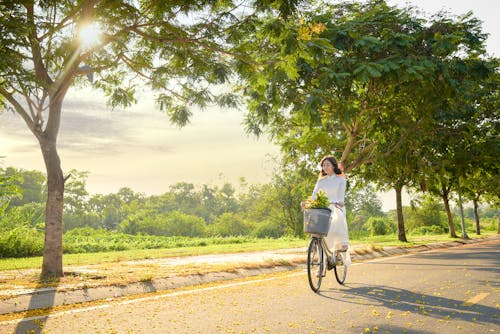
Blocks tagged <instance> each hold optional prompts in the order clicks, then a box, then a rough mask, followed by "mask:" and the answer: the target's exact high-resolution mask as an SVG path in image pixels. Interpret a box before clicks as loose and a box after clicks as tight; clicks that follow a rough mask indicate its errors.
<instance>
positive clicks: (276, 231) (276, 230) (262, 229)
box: [252, 221, 283, 239]
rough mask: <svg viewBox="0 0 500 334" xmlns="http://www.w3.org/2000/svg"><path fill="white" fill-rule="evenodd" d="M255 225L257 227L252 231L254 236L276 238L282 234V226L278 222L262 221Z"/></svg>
mask: <svg viewBox="0 0 500 334" xmlns="http://www.w3.org/2000/svg"><path fill="white" fill-rule="evenodd" d="M256 225H257V227H256V229H255V230H254V231H253V233H252V235H253V236H254V237H256V238H273V239H277V238H280V237H282V236H283V232H282V228H281V226H280V224H279V223H278V222H272V221H264V222H261V223H259V224H256Z"/></svg>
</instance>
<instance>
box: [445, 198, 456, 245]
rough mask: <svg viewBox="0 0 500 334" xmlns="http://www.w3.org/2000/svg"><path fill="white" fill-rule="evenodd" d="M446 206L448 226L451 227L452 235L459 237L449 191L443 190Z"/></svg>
mask: <svg viewBox="0 0 500 334" xmlns="http://www.w3.org/2000/svg"><path fill="white" fill-rule="evenodd" d="M442 197H443V203H444V208H445V210H446V216H447V217H448V227H449V228H450V237H452V238H458V237H457V234H456V232H455V225H454V224H453V217H452V215H451V210H450V201H449V199H448V193H447V192H445V191H443V193H442Z"/></svg>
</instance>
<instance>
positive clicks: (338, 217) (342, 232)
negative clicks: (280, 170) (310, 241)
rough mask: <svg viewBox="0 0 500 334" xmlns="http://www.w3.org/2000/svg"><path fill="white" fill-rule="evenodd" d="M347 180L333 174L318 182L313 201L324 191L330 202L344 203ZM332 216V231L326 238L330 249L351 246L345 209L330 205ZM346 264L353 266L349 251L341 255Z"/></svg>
mask: <svg viewBox="0 0 500 334" xmlns="http://www.w3.org/2000/svg"><path fill="white" fill-rule="evenodd" d="M346 183H347V182H346V179H345V178H344V177H342V176H339V175H336V174H333V175H331V176H325V177H323V178H321V179H319V180H318V182H316V186H315V187H314V190H313V193H312V199H313V200H314V199H316V195H317V194H318V192H319V191H321V190H323V191H324V192H325V193H326V196H327V197H328V200H329V201H330V202H342V203H344V196H345V189H346ZM330 209H331V210H332V215H331V216H330V230H329V231H328V234H327V236H326V244H327V246H328V248H330V249H332V250H333V249H340V248H341V247H342V246H349V234H348V230H347V218H346V212H345V207H342V208H338V207H337V206H335V205H334V204H330ZM340 254H341V255H342V257H343V259H344V263H345V264H351V256H350V254H349V250H347V252H345V253H344V252H342V253H340Z"/></svg>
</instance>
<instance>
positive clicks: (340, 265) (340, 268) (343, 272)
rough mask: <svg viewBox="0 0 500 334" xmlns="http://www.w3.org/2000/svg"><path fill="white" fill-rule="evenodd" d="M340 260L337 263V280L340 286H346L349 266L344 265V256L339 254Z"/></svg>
mask: <svg viewBox="0 0 500 334" xmlns="http://www.w3.org/2000/svg"><path fill="white" fill-rule="evenodd" d="M337 257H338V260H337V261H335V267H334V271H335V278H336V279H337V282H338V283H339V284H344V282H345V278H346V276H347V265H346V264H345V263H344V262H345V261H344V259H343V256H341V255H340V254H337Z"/></svg>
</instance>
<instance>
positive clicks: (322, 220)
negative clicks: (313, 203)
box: [304, 209, 331, 235]
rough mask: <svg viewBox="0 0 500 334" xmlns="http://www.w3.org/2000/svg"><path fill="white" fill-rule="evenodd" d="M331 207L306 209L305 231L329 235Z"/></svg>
mask: <svg viewBox="0 0 500 334" xmlns="http://www.w3.org/2000/svg"><path fill="white" fill-rule="evenodd" d="M330 214H331V210H330V209H305V210H304V232H305V233H309V234H319V235H327V234H328V230H329V229H330Z"/></svg>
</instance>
